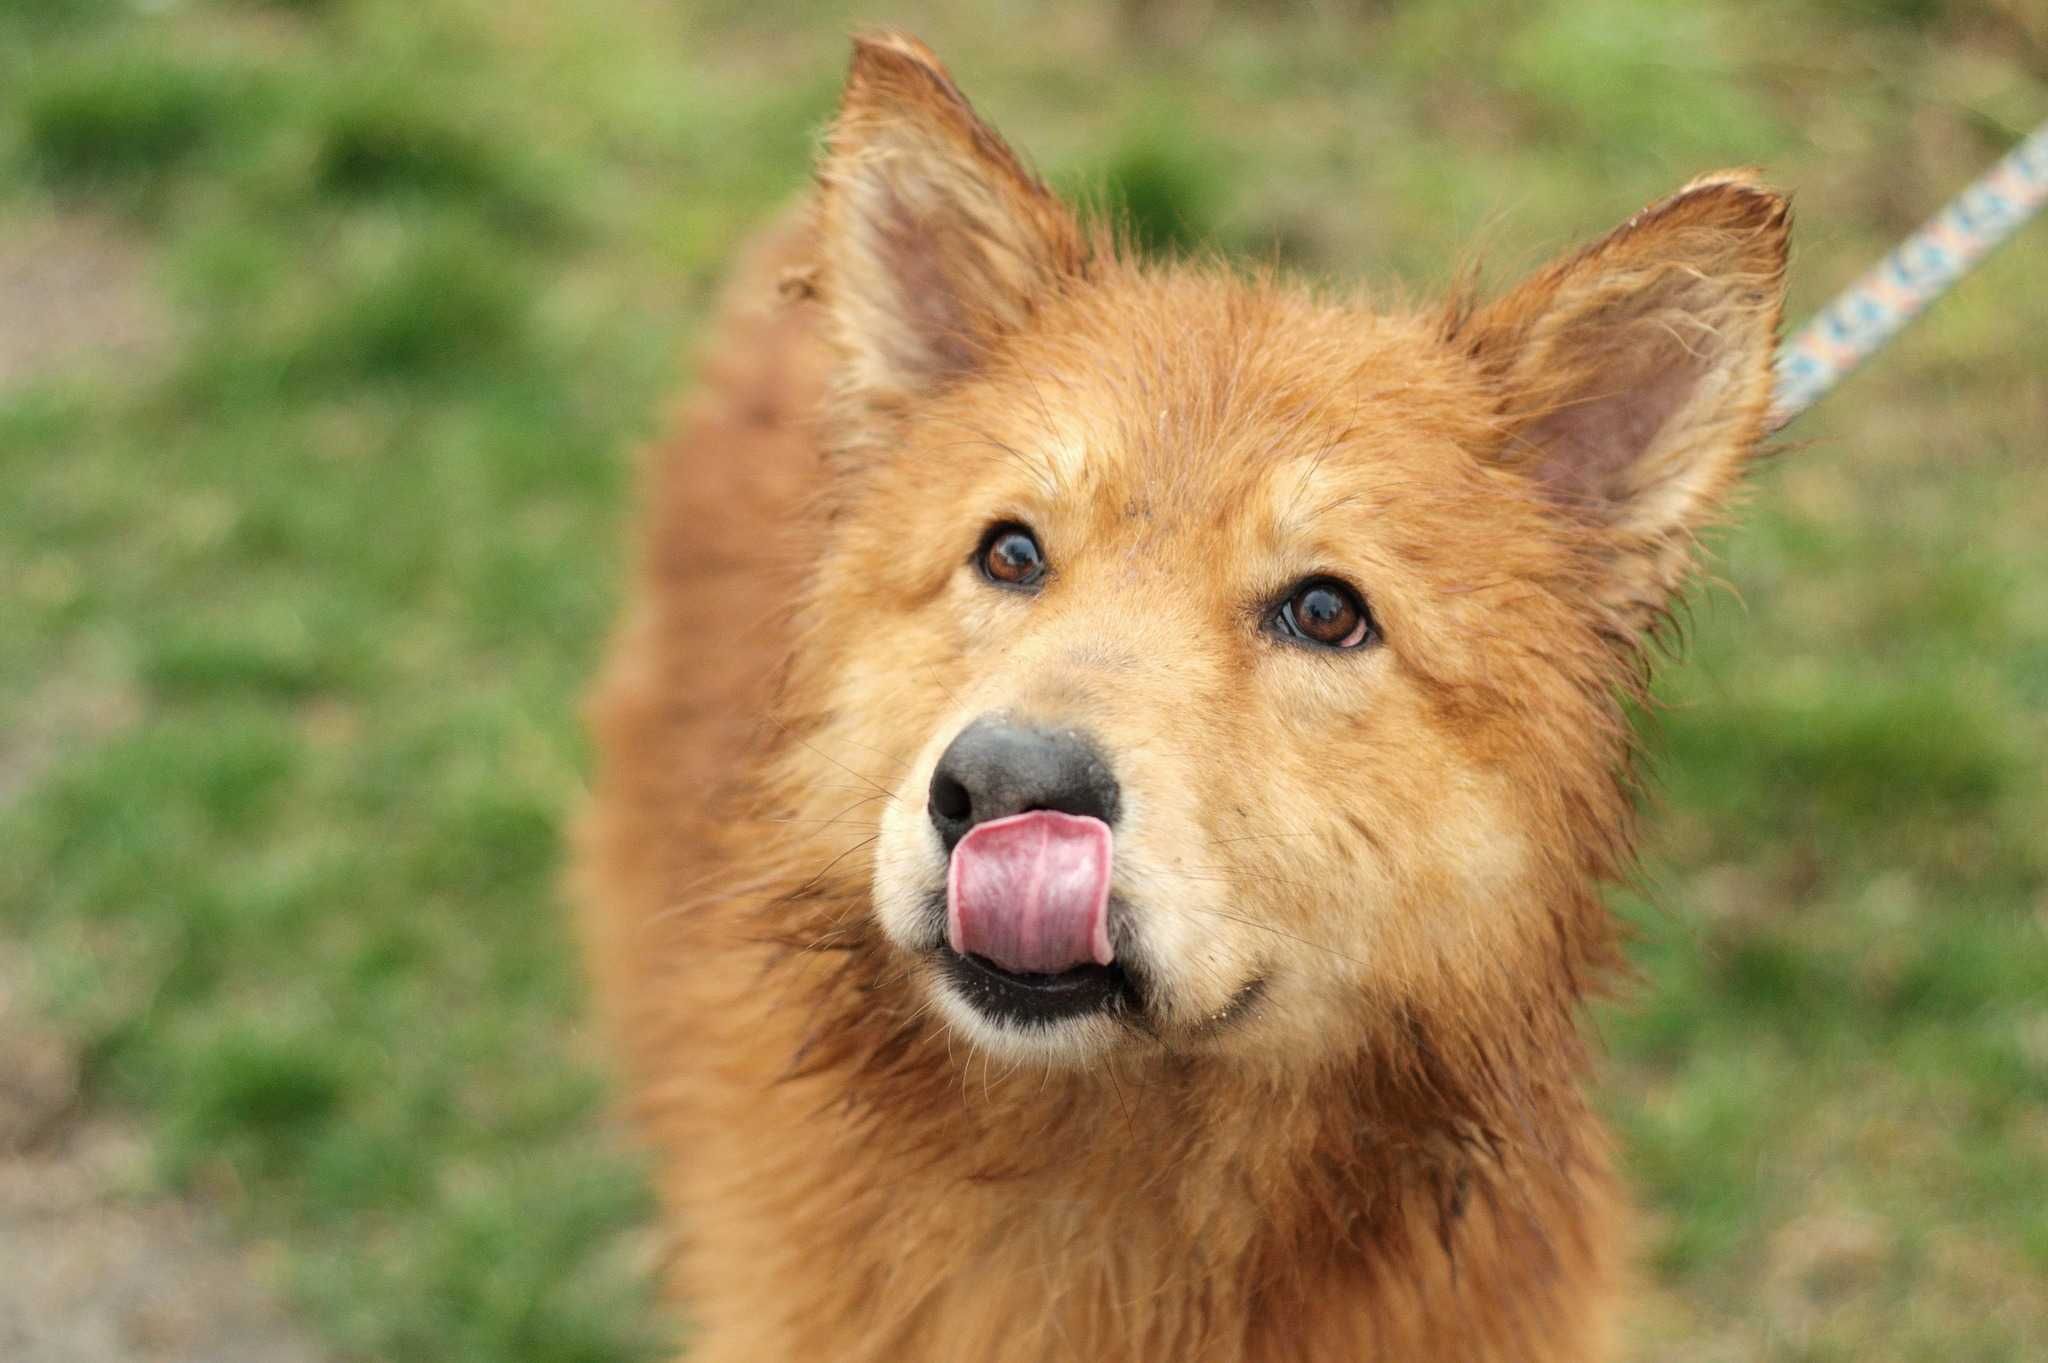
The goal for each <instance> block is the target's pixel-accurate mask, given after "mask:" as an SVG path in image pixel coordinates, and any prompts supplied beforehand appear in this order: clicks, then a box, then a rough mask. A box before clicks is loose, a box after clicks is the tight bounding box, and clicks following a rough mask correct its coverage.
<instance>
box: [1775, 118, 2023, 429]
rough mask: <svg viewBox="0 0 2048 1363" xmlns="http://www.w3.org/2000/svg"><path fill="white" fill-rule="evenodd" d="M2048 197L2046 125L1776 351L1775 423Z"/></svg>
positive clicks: (1840, 375)
mask: <svg viewBox="0 0 2048 1363" xmlns="http://www.w3.org/2000/svg"><path fill="white" fill-rule="evenodd" d="M2043 203H2048V123H2043V124H2042V125H2041V126H2040V127H2038V128H2036V129H2034V131H2033V132H2032V133H2031V134H2029V135H2028V136H2027V137H2025V138H2023V139H2021V141H2020V144H2019V145H2018V146H2017V147H2014V148H2013V149H2012V151H2011V152H2010V153H2008V154H2007V155H2006V158H2005V159H2004V160H2002V161H2000V162H1999V163H1998V164H1997V165H1995V166H1993V167H1992V168H1991V170H1990V171H1989V173H1987V174H1986V175H1985V176H1984V177H1983V178H1982V179H1980V180H1979V181H1977V183H1975V184H1973V185H1971V186H1970V187H1969V188H1968V189H1966V190H1964V191H1963V192H1962V193H1961V194H1959V195H1957V196H1956V197H1955V198H1954V199H1952V200H1950V201H1949V205H1948V207H1946V208H1944V209H1942V210H1941V212H1940V213H1938V214H1936V215H1935V216H1934V218H1933V219H1932V220H1931V221H1929V222H1928V223H1927V225H1926V226H1925V227H1922V228H1921V229H1920V230H1919V231H1918V232H1915V233H1914V234H1913V235H1912V236H1910V237H1908V238H1906V240H1905V241H1904V242H1903V243H1901V244H1900V246H1899V248H1898V249H1897V250H1895V251H1893V252H1892V253H1891V254H1890V255H1888V256H1886V257H1885V258H1884V259H1883V260H1882V261H1880V262H1878V264H1877V265H1876V266H1874V267H1872V268H1871V269H1870V270H1869V271H1868V272H1867V273H1866V274H1864V276H1863V277H1862V278H1861V279H1858V280H1857V281H1856V282H1855V283H1854V284H1851V285H1850V286H1849V287H1848V288H1846V289H1844V290H1842V292H1841V293H1840V294H1838V295H1837V296H1836V298H1835V300H1834V301H1833V302H1832V303H1829V304H1828V305H1827V306H1826V307H1825V308H1823V309H1821V311H1820V312H1819V313H1818V314H1817V315H1816V316H1815V317H1814V319H1813V320H1812V321H1810V322H1808V323H1807V324H1806V325H1805V326H1804V327H1801V328H1800V329H1799V331H1798V333H1797V334H1796V335H1794V336H1793V337H1792V339H1791V340H1789V341H1787V342H1785V345H1784V348H1783V349H1781V350H1780V351H1779V352H1778V388H1777V395H1776V399H1775V401H1774V402H1773V404H1772V407H1771V429H1772V430H1777V429H1779V428H1780V427H1782V426H1784V425H1785V424H1786V423H1788V422H1790V421H1792V420H1793V419H1794V418H1795V417H1797V416H1798V415H1799V414H1800V413H1801V412H1804V411H1805V410H1806V409H1807V408H1809V407H1811V406H1813V404H1814V403H1816V402H1818V401H1820V399H1821V398H1822V397H1823V396H1824V395H1825V394H1826V393H1827V391H1828V390H1829V389H1831V388H1833V387H1834V386H1835V385H1836V384H1838V383H1840V382H1841V381H1842V380H1843V379H1844V378H1845V377H1847V376H1848V374H1849V373H1850V371H1851V370H1853V369H1855V368H1856V366H1858V365H1860V364H1862V363H1863V362H1864V361H1865V360H1867V359H1869V358H1870V356H1871V355H1872V354H1873V353H1875V352H1876V350H1877V349H1878V347H1880V346H1882V345H1883V344H1884V343H1885V342H1886V341H1889V340H1890V339H1891V338H1892V337H1893V336H1895V335H1897V334H1898V331H1899V329H1900V328H1901V327H1903V326H1905V325H1906V323H1908V322H1910V321H1912V320H1913V319H1914V318H1915V317H1916V316H1918V315H1919V314H1920V312H1921V310H1922V309H1924V308H1925V307H1926V306H1927V305H1928V304H1929V303H1932V302H1933V301H1934V300H1935V299H1937V298H1939V297H1941V295H1942V294H1944V293H1947V292H1948V289H1949V286H1950V285H1952V284H1954V283H1955V282H1956V281H1957V280H1958V279H1960V278H1962V277H1963V275H1965V274H1967V273H1968V272H1969V271H1970V269H1971V267H1972V266H1974V265H1976V263H1977V262H1978V261H1980V260H1982V259H1983V258H1984V257H1985V255H1987V254H1988V253H1989V252H1990V251H1991V249H1992V248H1993V247H1995V246H1997V245H1998V244H1999V243H2000V242H2002V241H2004V240H2005V239H2006V238H2007V237H2009V236H2011V235H2012V234H2013V233H2014V232H2015V231H2017V230H2018V229H2019V227H2020V225H2021V224H2022V223H2024V222H2026V220H2027V219H2028V218H2031V217H2032V216H2034V214H2035V213H2036V212H2037V211H2038V210H2039V209H2040V207H2041V205H2042V204H2043Z"/></svg>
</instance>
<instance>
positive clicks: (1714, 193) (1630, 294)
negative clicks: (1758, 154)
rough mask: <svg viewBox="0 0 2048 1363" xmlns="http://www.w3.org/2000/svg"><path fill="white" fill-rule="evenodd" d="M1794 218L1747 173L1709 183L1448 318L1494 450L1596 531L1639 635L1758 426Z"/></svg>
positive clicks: (1621, 611)
mask: <svg viewBox="0 0 2048 1363" xmlns="http://www.w3.org/2000/svg"><path fill="white" fill-rule="evenodd" d="M1790 221H1791V219H1790V212H1789V208H1788V206H1787V204H1786V201H1785V200H1784V199H1783V198H1782V197H1781V196H1779V195H1777V194H1774V193H1772V192H1771V191H1770V190H1768V189H1765V188H1763V187H1762V186H1761V185H1760V184H1758V183H1757V182H1756V180H1755V179H1754V178H1753V177H1752V176H1751V175H1750V174H1749V173H1747V172H1742V171H1726V172H1721V173H1719V174H1715V175H1710V176H1706V177H1704V178H1702V179H1699V180H1696V181H1694V182H1693V183H1692V184H1690V185H1687V186H1686V187H1685V188H1684V189H1682V190H1680V191H1679V192H1678V193H1677V194H1674V195H1673V196H1672V197H1670V198H1668V199H1666V200H1664V201H1663V202H1661V203H1658V204H1654V205H1652V206H1651V207H1649V208H1647V209H1645V210H1644V211H1643V212H1641V213H1638V214H1637V215H1636V216H1635V217H1633V218H1631V219H1630V220H1629V221H1628V222H1627V223H1625V224H1623V225H1622V226H1621V227H1620V228H1618V229H1617V230H1615V231H1614V232H1613V233H1611V234H1610V235H1608V236H1607V237H1605V238H1603V239H1602V240H1601V241H1599V242H1597V243H1595V244H1594V245H1593V246H1591V247H1589V248H1588V249H1586V250H1584V251H1582V252H1580V253H1579V254H1577V255H1574V256H1571V257H1569V258H1567V259H1565V260H1562V261H1559V262H1558V263H1556V264H1554V265H1551V266H1550V267H1549V268H1547V269H1544V270H1542V271H1540V272H1539V273H1537V274H1536V275H1534V276H1533V277H1531V278H1530V279H1528V280H1526V281H1524V282H1523V283H1522V284H1520V285H1519V286H1518V287H1516V288H1515V289H1513V290H1512V291H1510V292H1509V293H1508V294H1507V295H1506V296H1505V297H1503V298H1501V299H1500V300H1499V301H1498V302H1495V303H1493V304H1491V305H1490V306H1488V307H1485V308H1483V309H1481V310H1480V311H1478V312H1477V313H1475V314H1473V315H1471V316H1469V317H1467V318H1465V319H1463V320H1462V321H1460V322H1459V323H1458V324H1457V325H1456V326H1455V328H1454V331H1453V334H1454V336H1455V337H1456V338H1457V340H1458V341H1459V342H1460V343H1462V344H1465V345H1467V346H1469V348H1470V351H1471V353H1472V355H1473V357H1474V358H1475V359H1477V360H1478V361H1479V362H1480V364H1481V365H1482V366H1483V367H1484V368H1485V370H1486V371H1487V373H1488V376H1489V378H1490V380H1491V381H1492V382H1493V383H1494V384H1496V385H1497V389H1498V392H1499V393H1500V403H1501V416H1502V418H1503V424H1504V428H1505V431H1506V438H1505V443H1504V445H1503V447H1502V453H1501V457H1502V458H1503V459H1504V460H1506V461H1507V462H1509V463H1511V464H1514V465H1517V466H1520V467H1522V468H1524V469H1526V470H1527V472H1528V475H1529V477H1531V478H1533V479H1534V480H1536V482H1537V483H1538V484H1539V485H1540V486H1541V488H1542V490H1543V491H1544V493H1545V494H1547V495H1548V496H1549V497H1550V498H1551V499H1552V500H1554V501H1555V502H1556V503H1557V504H1558V505H1559V507H1560V508H1561V509H1562V510H1563V511H1564V512H1565V513H1566V514H1568V515H1571V516H1573V517H1575V518H1577V519H1579V520H1580V521H1582V522H1583V523H1584V524H1585V525H1586V526H1587V527H1588V529H1589V530H1590V531H1591V532H1592V533H1593V534H1594V536H1595V542H1596V543H1597V544H1599V545H1600V547H1601V551H1602V553H1601V557H1602V559H1603V564H1602V572H1603V580H1602V581H1601V582H1600V583H1599V584H1598V585H1597V587H1596V593H1597V595H1598V596H1599V597H1600V598H1601V601H1602V604H1604V605H1606V606H1607V607H1609V608H1610V609H1611V610H1613V611H1614V612H1615V614H1616V615H1617V617H1619V620H1620V622H1621V623H1624V624H1626V625H1627V626H1629V627H1631V628H1636V629H1640V628H1642V627H1644V626H1645V625H1647V624H1649V623H1651V622H1652V621H1653V620H1654V619H1655V618H1656V617H1657V616H1658V615H1659V614H1660V613H1661V612H1662V611H1663V610H1664V608H1665V606H1666V604H1667V602H1668V600H1669V597H1670V595H1671V594H1672V593H1673V592H1674V591H1675V590H1676V589H1677V588H1678V587H1679V586H1680V585H1681V584H1682V583H1683V581H1684V578H1685V575H1686V573H1687V571H1688V570H1689V569H1690V567H1691V565H1692V541H1693V536H1694V533H1695V532H1696V531H1697V530H1698V529H1699V528H1700V527H1701V526H1702V525H1704V524H1706V523H1708V522H1709V521H1711V520H1712V519H1713V517H1714V516H1715V514H1716V512H1717V511H1718V510H1719V509H1720V508H1721V506H1722V505H1723V504H1724V502H1725V501H1726V499H1727V497H1728V494H1729V492H1730V490H1731V489H1732V488H1733V486H1734V484H1735V482H1736V480H1737V478H1738V477H1739V476H1740V474H1741V472H1742V470H1743V467H1744V465H1745V464H1747V463H1748V461H1749V459H1750V456H1751V455H1752V454H1753V453H1754V451H1755V449H1756V446H1757V443H1758V442H1759V441H1760V440H1761V439H1762V438H1763V436H1764V434H1765V420H1766V414H1767V411H1768V408H1769V405H1770V397H1771V360H1772V355H1773V352H1774V350H1775V348H1776V344H1777V334H1778V319H1779V313H1780V311H1781V310H1782V307H1783V304H1784V296H1785V250H1786V239H1787V234H1788V231H1789V228H1790Z"/></svg>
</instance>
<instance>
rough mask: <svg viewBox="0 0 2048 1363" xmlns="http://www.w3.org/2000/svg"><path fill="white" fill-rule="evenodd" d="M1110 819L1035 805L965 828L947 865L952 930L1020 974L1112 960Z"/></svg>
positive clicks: (964, 944) (970, 947)
mask: <svg viewBox="0 0 2048 1363" xmlns="http://www.w3.org/2000/svg"><path fill="white" fill-rule="evenodd" d="M1109 853H1110V843H1109V825H1108V824H1106V823H1104V822H1103V821H1102V820H1100V819H1091V818H1088V817H1087V816H1086V815H1081V814H1061V813H1059V812H1057V811H1056V810H1050V809H1033V810H1028V811H1026V812H1025V813H1022V814H1012V815H1011V816H1010V817H1009V818H1007V819H991V820H989V821H988V822H987V823H979V824H976V825H975V826H974V827H972V828H970V829H968V830H967V836H966V837H964V838H962V839H960V842H959V845H958V846H956V847H954V849H953V862H952V865H951V866H950V867H949V868H948V870H947V874H946V936H947V940H948V941H949V942H951V943H952V946H953V950H955V951H957V952H959V953H960V954H961V955H963V956H968V955H973V956H984V957H987V958H988V959H989V960H991V961H993V962H995V963H996V964H997V965H999V966H1001V967H1002V968H1003V969H1005V970H1012V971H1016V972H1017V973H1018V974H1021V975H1057V974H1058V973H1059V972H1061V971H1062V970H1067V969H1071V968H1072V967H1074V966H1077V965H1087V964H1089V963H1090V962H1093V963H1095V964H1096V965H1108V964H1109V963H1110V962H1111V961H1112V960H1114V959H1115V958H1116V957H1115V953H1114V952H1112V951H1111V950H1110V946H1109Z"/></svg>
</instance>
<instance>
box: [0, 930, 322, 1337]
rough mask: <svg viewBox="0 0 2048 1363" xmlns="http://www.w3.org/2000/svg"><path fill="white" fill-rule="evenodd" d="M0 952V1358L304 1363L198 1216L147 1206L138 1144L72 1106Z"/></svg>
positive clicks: (268, 1306) (257, 1278) (56, 1046)
mask: <svg viewBox="0 0 2048 1363" xmlns="http://www.w3.org/2000/svg"><path fill="white" fill-rule="evenodd" d="M20 979H21V974H20V967H19V964H18V963H17V962H15V961H13V960H12V959H10V958H9V957H8V956H7V955H6V954H5V951H4V948H0V1358H4V1359H8V1360H10V1363H131V1360H132V1363H142V1361H143V1360H148V1361H149V1363H313V1361H314V1360H316V1359H318V1358H320V1356H321V1355H320V1354H319V1353H318V1351H316V1350H315V1349H314V1348H313V1346H312V1345H311V1344H310V1343H309V1342H308V1341H307V1340H306V1338H305V1337H304V1336H303V1334H302V1333H301V1332H300V1331H299V1330H298V1329H297V1328H295V1327H294V1326H293V1325H292V1324H291V1322H290V1321H288V1320H287V1319H286V1318H285V1317H284V1315H283V1313H282V1312H281V1311H280V1310H279V1309H278V1307H277V1305H276V1303H275V1301H274V1298H273V1296H272V1293H271V1291H270V1290H269V1285H268V1284H266V1283H265V1282H264V1281H263V1277H262V1274H261V1273H260V1272H259V1271H258V1270H257V1266H256V1265H255V1264H254V1263H253V1262H252V1261H251V1260H249V1259H248V1258H247V1257H246V1256H244V1255H242V1254H240V1253H238V1252H236V1251H235V1250H234V1249H233V1248H232V1247H231V1246H230V1245H229V1244H228V1243H227V1241H226V1239H225V1238H224V1236H223V1234H222V1231H221V1228H220V1227H219V1226H218V1225H217V1224H215V1223H214V1221H213V1219H212V1218H210V1217H208V1216H207V1215H206V1214H205V1213H204V1212H203V1211H201V1210H198V1209H196V1208H193V1207H190V1206H187V1205H184V1204H182V1203H179V1202H176V1201H171V1200H166V1199H162V1198H155V1197H150V1196H148V1195H147V1194H146V1193H144V1192H143V1191H142V1189H143V1188H144V1187H145V1186H146V1178H145V1174H146V1152H145V1148H144V1145H143V1142H142V1141H141V1140H140V1139H139V1138H138V1137H137V1136H136V1135H135V1134H134V1133H133V1132H131V1131H129V1130H128V1129H126V1128H125V1127H123V1126H122V1125H121V1124H120V1123H118V1122H115V1121H112V1120H109V1119H106V1118H103V1117H96V1116H91V1115H89V1114H87V1113H85V1112H84V1111H82V1110H81V1108H80V1106H79V1102H78V1070H77V1066H76V1063H75V1061H74V1058H73V1057H72V1056H71V1055H70V1054H69V1053H68V1052H67V1050H66V1049H65V1047H64V1046H63V1045H62V1044H61V1043H60V1042H59V1041H58V1040H57V1039H56V1038H55V1037H53V1036H52V1035H50V1034H49V1033H48V1032H47V1031H45V1030H43V1029H41V1028H39V1027H38V1026H37V1025H36V1023H35V1022H34V1021H33V1020H32V1019H31V1018H30V1017H29V1016H28V1015H27V1011H26V1006H25V1005H26V1001H25V1000H24V999H23V997H22V994H21V990H20V987H19V981H20Z"/></svg>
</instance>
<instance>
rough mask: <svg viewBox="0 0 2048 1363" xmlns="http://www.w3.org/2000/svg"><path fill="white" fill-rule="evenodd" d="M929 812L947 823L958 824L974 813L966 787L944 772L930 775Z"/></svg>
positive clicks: (971, 799)
mask: <svg viewBox="0 0 2048 1363" xmlns="http://www.w3.org/2000/svg"><path fill="white" fill-rule="evenodd" d="M930 801H931V811H932V813H934V814H936V815H938V816H939V817H940V818H942V819H945V820H947V821H948V822H952V823H958V822H959V821H960V820H962V819H965V818H966V817H967V816H968V815H969V814H972V813H973V812H974V799H973V797H972V796H970V795H968V793H967V787H966V786H963V785H961V784H960V782H958V781H956V780H954V779H953V778H952V777H950V776H948V775H947V774H946V773H945V772H943V771H941V772H935V773H933V775H932V789H931V795H930Z"/></svg>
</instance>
